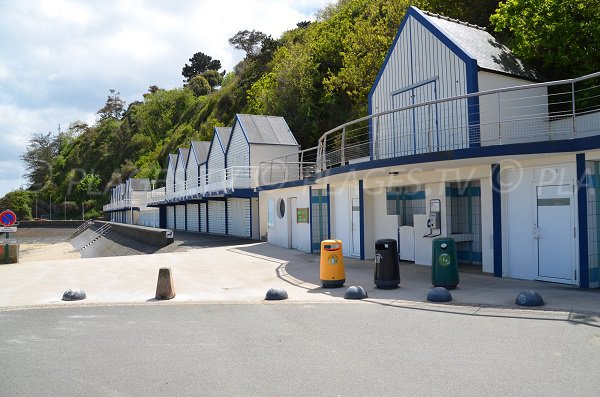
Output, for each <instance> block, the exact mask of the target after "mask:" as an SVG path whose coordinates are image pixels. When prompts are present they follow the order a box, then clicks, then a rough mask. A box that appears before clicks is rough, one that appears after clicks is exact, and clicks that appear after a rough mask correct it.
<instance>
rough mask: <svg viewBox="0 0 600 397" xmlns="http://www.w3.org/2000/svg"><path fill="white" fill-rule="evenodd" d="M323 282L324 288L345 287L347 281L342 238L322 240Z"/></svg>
mask: <svg viewBox="0 0 600 397" xmlns="http://www.w3.org/2000/svg"><path fill="white" fill-rule="evenodd" d="M320 278H321V284H322V285H323V288H338V287H343V286H344V283H345V282H346V270H345V269H344V257H343V255H342V240H323V241H321V271H320Z"/></svg>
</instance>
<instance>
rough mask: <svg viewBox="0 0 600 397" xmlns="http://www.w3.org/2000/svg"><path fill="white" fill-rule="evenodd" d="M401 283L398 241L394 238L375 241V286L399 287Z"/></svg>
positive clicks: (382, 287)
mask: <svg viewBox="0 0 600 397" xmlns="http://www.w3.org/2000/svg"><path fill="white" fill-rule="evenodd" d="M399 284H400V264H399V262H398V243H397V242H396V240H393V239H384V240H377V241H376V242H375V286H376V287H377V288H381V289H394V288H398V285H399Z"/></svg>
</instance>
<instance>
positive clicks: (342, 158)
mask: <svg viewBox="0 0 600 397" xmlns="http://www.w3.org/2000/svg"><path fill="white" fill-rule="evenodd" d="M340 150H341V156H340V165H342V166H343V165H346V127H344V128H342V144H341V147H340Z"/></svg>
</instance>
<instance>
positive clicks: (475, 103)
mask: <svg viewBox="0 0 600 397" xmlns="http://www.w3.org/2000/svg"><path fill="white" fill-rule="evenodd" d="M466 68H467V94H473V93H476V92H479V78H478V76H477V73H478V71H479V67H478V66H477V61H476V60H474V59H472V60H470V61H468V62H466ZM467 112H468V113H467V114H468V120H469V147H480V146H481V125H480V123H481V117H480V113H479V97H478V96H477V97H470V98H467Z"/></svg>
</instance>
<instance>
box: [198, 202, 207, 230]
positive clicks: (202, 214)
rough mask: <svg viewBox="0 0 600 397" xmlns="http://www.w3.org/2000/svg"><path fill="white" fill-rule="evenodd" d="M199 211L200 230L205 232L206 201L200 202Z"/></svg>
mask: <svg viewBox="0 0 600 397" xmlns="http://www.w3.org/2000/svg"><path fill="white" fill-rule="evenodd" d="M199 211H200V231H201V232H202V233H206V222H207V218H206V203H200V206H199Z"/></svg>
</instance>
